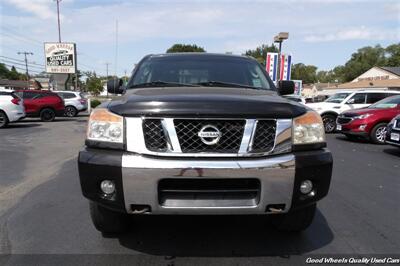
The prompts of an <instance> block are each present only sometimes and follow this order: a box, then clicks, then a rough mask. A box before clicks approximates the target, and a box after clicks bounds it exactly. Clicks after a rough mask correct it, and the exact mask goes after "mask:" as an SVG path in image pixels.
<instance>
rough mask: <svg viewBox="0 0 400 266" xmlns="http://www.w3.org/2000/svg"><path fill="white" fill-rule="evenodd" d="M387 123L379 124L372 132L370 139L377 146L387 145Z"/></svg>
mask: <svg viewBox="0 0 400 266" xmlns="http://www.w3.org/2000/svg"><path fill="white" fill-rule="evenodd" d="M386 126H387V124H386V123H379V124H377V125H376V126H374V128H373V129H372V130H371V133H370V139H371V141H372V142H373V143H375V144H385V136H386Z"/></svg>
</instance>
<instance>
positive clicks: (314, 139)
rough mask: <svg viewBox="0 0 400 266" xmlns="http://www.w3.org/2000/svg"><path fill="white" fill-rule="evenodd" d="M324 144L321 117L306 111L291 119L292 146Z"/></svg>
mask: <svg viewBox="0 0 400 266" xmlns="http://www.w3.org/2000/svg"><path fill="white" fill-rule="evenodd" d="M324 142H325V129H324V123H323V122H322V118H321V116H320V115H319V114H318V113H316V112H314V111H308V112H307V113H305V114H304V115H302V116H299V117H296V118H294V119H293V144H295V145H296V144H314V143H324Z"/></svg>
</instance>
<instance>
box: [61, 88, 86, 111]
mask: <svg viewBox="0 0 400 266" xmlns="http://www.w3.org/2000/svg"><path fill="white" fill-rule="evenodd" d="M55 93H57V94H58V95H59V96H60V97H61V98H63V100H64V102H65V116H68V117H74V116H77V115H78V114H79V112H83V111H86V110H87V99H86V98H85V97H84V95H83V93H82V92H79V91H55Z"/></svg>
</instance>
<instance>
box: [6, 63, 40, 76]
mask: <svg viewBox="0 0 400 266" xmlns="http://www.w3.org/2000/svg"><path fill="white" fill-rule="evenodd" d="M4 65H5V66H7V67H9V68H12V67H14V68H15V69H19V70H22V71H24V70H25V68H22V67H17V66H14V65H9V64H4ZM42 72H43V71H41V72H40V71H37V70H31V73H34V74H40V73H42Z"/></svg>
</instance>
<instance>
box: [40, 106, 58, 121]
mask: <svg viewBox="0 0 400 266" xmlns="http://www.w3.org/2000/svg"><path fill="white" fill-rule="evenodd" d="M55 118H56V113H55V112H54V110H52V109H50V108H45V109H43V110H42V111H40V119H41V120H42V121H43V122H52V121H54V119H55Z"/></svg>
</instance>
